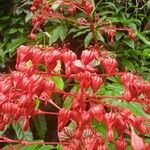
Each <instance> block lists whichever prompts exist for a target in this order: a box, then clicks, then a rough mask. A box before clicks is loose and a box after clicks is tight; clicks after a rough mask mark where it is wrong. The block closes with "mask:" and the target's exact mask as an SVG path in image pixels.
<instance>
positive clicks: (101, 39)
mask: <svg viewBox="0 0 150 150" xmlns="http://www.w3.org/2000/svg"><path fill="white" fill-rule="evenodd" d="M96 37H97V39H98V40H99V41H101V42H103V43H105V39H104V38H103V36H102V35H101V34H100V32H99V30H96Z"/></svg>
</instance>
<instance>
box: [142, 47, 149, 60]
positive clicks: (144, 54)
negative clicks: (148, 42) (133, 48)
mask: <svg viewBox="0 0 150 150" xmlns="http://www.w3.org/2000/svg"><path fill="white" fill-rule="evenodd" d="M143 57H144V58H146V59H147V58H150V48H146V49H144V50H143Z"/></svg>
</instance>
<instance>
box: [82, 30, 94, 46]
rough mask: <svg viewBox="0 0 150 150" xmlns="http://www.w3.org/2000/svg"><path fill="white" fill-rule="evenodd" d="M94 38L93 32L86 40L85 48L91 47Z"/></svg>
mask: <svg viewBox="0 0 150 150" xmlns="http://www.w3.org/2000/svg"><path fill="white" fill-rule="evenodd" d="M92 38H93V33H92V32H90V33H88V35H87V36H86V37H85V39H84V46H85V48H86V47H88V46H89V44H90V42H91V40H92Z"/></svg>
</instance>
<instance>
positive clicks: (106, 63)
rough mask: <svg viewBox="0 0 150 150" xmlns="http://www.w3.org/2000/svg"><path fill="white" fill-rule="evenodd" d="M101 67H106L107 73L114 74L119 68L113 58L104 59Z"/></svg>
mask: <svg viewBox="0 0 150 150" xmlns="http://www.w3.org/2000/svg"><path fill="white" fill-rule="evenodd" d="M101 65H102V66H103V67H104V69H105V71H106V73H108V74H112V73H114V71H115V69H116V67H117V61H116V60H115V59H114V58H111V57H107V58H103V59H102V60H101Z"/></svg>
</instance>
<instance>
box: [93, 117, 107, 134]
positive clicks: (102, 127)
mask: <svg viewBox="0 0 150 150" xmlns="http://www.w3.org/2000/svg"><path fill="white" fill-rule="evenodd" d="M92 126H93V127H94V128H95V129H96V130H97V131H98V132H100V133H101V134H103V136H106V134H107V129H106V125H105V124H104V123H99V122H98V121H97V120H93V122H92Z"/></svg>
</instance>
